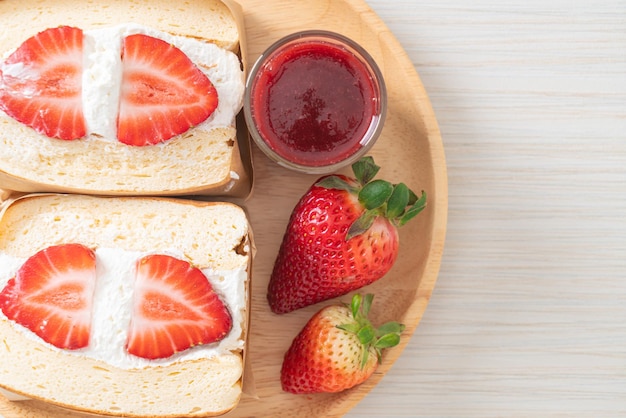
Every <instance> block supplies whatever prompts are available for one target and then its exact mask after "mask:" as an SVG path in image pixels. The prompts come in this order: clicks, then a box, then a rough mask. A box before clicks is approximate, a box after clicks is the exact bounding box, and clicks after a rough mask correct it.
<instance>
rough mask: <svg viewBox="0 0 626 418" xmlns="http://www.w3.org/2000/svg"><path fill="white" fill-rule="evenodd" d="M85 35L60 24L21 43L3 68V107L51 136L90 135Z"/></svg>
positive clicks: (0, 70) (0, 103)
mask: <svg viewBox="0 0 626 418" xmlns="http://www.w3.org/2000/svg"><path fill="white" fill-rule="evenodd" d="M82 73H83V32H82V30H81V29H78V28H74V27H69V26H61V27H57V28H50V29H46V30H45V31H43V32H40V33H38V34H36V35H35V36H33V37H31V38H28V39H27V40H26V41H25V42H24V43H22V44H21V45H20V46H19V47H18V48H17V49H16V50H15V51H14V52H13V53H12V54H11V55H9V56H8V57H7V59H6V60H5V61H4V62H3V63H2V65H1V66H0V109H1V110H2V111H4V112H5V113H6V114H7V115H9V116H11V117H12V118H14V119H16V120H17V121H19V122H21V123H23V124H25V125H27V126H30V127H31V128H33V129H34V130H35V131H37V132H39V133H41V134H43V135H46V136H48V137H51V138H59V139H65V140H72V139H78V138H82V137H83V136H85V135H86V124H85V119H84V116H83V107H82V97H81V89H82Z"/></svg>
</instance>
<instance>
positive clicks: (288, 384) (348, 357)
mask: <svg viewBox="0 0 626 418" xmlns="http://www.w3.org/2000/svg"><path fill="white" fill-rule="evenodd" d="M373 298H374V296H373V295H371V294H368V295H365V297H361V295H358V294H357V295H354V296H353V298H352V303H351V304H350V306H344V305H331V306H327V307H325V308H322V309H321V310H320V311H318V312H317V313H316V314H315V315H313V317H311V319H309V322H307V324H306V325H305V326H304V328H303V329H302V331H300V333H299V334H298V335H297V336H296V338H294V340H293V342H292V343H291V346H290V347H289V350H288V351H287V353H286V354H285V358H284V360H283V365H282V369H281V374H280V381H281V384H282V387H283V390H285V391H287V392H292V393H318V392H340V391H343V390H345V389H349V388H351V387H353V386H356V385H358V384H360V383H362V382H364V381H365V380H367V378H369V377H370V376H371V375H372V373H374V371H375V370H376V368H377V367H378V364H379V363H380V361H381V355H382V350H383V349H385V348H389V347H393V346H395V345H397V344H398V343H399V342H400V334H401V333H402V331H403V330H404V325H402V324H399V323H397V322H388V323H386V324H384V325H382V326H380V327H379V328H378V329H376V328H374V327H373V326H372V324H371V322H370V321H369V319H368V318H367V315H368V313H369V310H370V307H371V304H372V300H373Z"/></svg>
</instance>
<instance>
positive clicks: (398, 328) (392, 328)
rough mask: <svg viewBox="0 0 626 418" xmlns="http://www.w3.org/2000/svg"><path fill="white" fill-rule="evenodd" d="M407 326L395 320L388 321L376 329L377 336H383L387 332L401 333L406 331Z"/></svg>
mask: <svg viewBox="0 0 626 418" xmlns="http://www.w3.org/2000/svg"><path fill="white" fill-rule="evenodd" d="M404 328H405V326H404V325H403V324H400V323H398V322H395V321H391V322H387V323H385V324H383V325H381V326H379V327H378V328H377V329H376V336H377V337H382V336H383V335H386V334H391V333H395V334H401V333H402V331H404Z"/></svg>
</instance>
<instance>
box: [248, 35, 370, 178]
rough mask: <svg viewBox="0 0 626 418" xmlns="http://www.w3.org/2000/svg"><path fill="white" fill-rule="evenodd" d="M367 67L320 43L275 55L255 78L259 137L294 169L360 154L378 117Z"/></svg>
mask: <svg viewBox="0 0 626 418" xmlns="http://www.w3.org/2000/svg"><path fill="white" fill-rule="evenodd" d="M380 96H381V93H380V88H379V85H378V83H377V81H376V78H375V77H374V76H373V74H372V70H371V67H370V66H369V65H368V64H367V63H366V62H364V60H363V59H362V58H359V57H357V55H355V52H353V50H352V49H350V48H348V47H346V46H344V45H341V44H339V43H337V42H333V41H328V40H326V39H323V38H319V39H318V38H315V39H308V40H307V39H304V40H300V41H298V42H293V43H291V44H288V45H286V46H284V47H283V48H279V49H277V50H275V51H274V52H273V53H272V54H271V55H269V57H268V58H267V61H265V63H264V64H263V65H262V66H261V67H260V68H259V70H258V73H257V74H256V75H255V76H254V79H253V81H252V86H251V91H250V110H251V114H252V115H253V119H254V124H255V127H256V129H257V131H258V136H260V137H261V138H262V140H263V141H264V142H265V144H266V145H267V146H268V147H269V148H270V149H271V150H272V151H273V152H274V153H275V154H276V155H277V157H278V159H284V160H287V161H290V162H292V163H294V164H298V165H301V166H307V167H321V166H329V165H333V164H337V163H340V162H342V161H345V160H347V159H349V158H350V157H352V156H354V155H356V154H358V153H359V152H360V151H361V150H362V149H363V148H364V146H365V143H366V142H367V137H368V135H371V133H372V130H373V129H374V128H373V127H374V125H376V124H377V123H378V121H379V118H380V115H381V98H380Z"/></svg>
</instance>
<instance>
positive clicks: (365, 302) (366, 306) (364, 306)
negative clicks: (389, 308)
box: [361, 293, 374, 318]
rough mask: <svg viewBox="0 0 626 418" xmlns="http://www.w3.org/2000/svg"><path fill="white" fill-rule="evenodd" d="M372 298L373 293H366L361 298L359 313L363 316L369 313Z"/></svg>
mask: <svg viewBox="0 0 626 418" xmlns="http://www.w3.org/2000/svg"><path fill="white" fill-rule="evenodd" d="M373 300H374V295H373V294H371V293H368V294H366V295H365V297H364V298H363V304H362V305H361V315H362V316H363V317H365V318H367V316H368V315H369V314H370V308H371V307H372V301H373Z"/></svg>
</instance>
